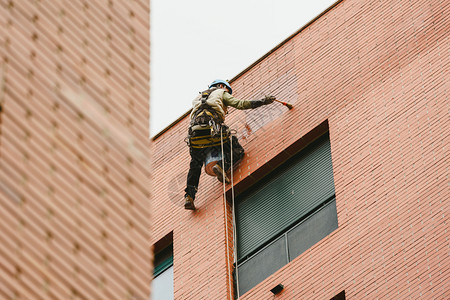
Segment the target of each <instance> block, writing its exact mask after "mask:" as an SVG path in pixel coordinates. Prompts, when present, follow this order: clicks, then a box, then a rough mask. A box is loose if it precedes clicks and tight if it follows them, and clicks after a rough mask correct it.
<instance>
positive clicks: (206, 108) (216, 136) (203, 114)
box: [186, 87, 229, 148]
mask: <svg viewBox="0 0 450 300" xmlns="http://www.w3.org/2000/svg"><path fill="white" fill-rule="evenodd" d="M216 89H217V88H216V87H212V88H210V89H208V90H206V91H203V92H202V93H201V102H202V104H201V105H200V107H199V108H198V109H197V111H196V112H195V113H194V115H193V117H192V119H191V124H190V126H189V132H188V137H187V139H186V140H187V144H188V145H189V146H190V147H193V148H207V147H213V146H219V145H220V141H221V136H222V138H223V139H224V140H228V137H229V130H228V127H226V126H225V125H224V124H222V120H221V118H220V117H219V115H218V114H217V112H216V111H215V110H214V109H213V108H212V107H211V106H210V105H209V104H208V103H207V102H206V101H207V100H208V98H209V96H210V95H211V93H212V92H213V91H215V90H216ZM224 129H225V130H224Z"/></svg>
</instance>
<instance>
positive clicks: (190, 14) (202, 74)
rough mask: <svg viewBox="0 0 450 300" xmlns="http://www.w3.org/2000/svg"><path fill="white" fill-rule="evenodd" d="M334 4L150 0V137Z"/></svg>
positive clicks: (292, 0) (274, 0) (319, 1)
mask: <svg viewBox="0 0 450 300" xmlns="http://www.w3.org/2000/svg"><path fill="white" fill-rule="evenodd" d="M335 2H336V0H314V1H310V0H227V1H217V0H192V1H183V0H150V9H151V11H150V136H154V135H155V134H157V133H158V132H160V131H161V130H163V129H164V128H166V127H167V126H168V125H170V124H171V123H172V122H173V121H175V120H176V119H178V118H179V117H180V116H181V115H183V114H184V113H185V112H187V111H188V110H189V109H190V108H191V103H192V100H193V99H194V98H195V97H196V95H198V92H200V91H203V90H205V89H207V88H208V85H209V83H211V82H212V81H213V80H215V79H225V80H228V79H231V78H233V77H234V76H236V75H237V74H239V73H240V72H241V71H243V70H244V69H245V68H247V67H248V66H250V65H251V64H252V63H253V62H255V61H256V60H258V59H259V58H260V57H261V56H263V55H264V54H266V53H267V52H269V51H270V50H271V49H273V48H274V47H275V46H277V45H278V44H279V43H280V42H282V41H284V40H285V39H286V38H288V37H289V36H290V35H291V34H293V33H295V32H296V31H297V30H298V29H300V28H301V27H303V26H304V25H305V24H307V23H308V22H309V21H311V20H312V19H314V18H315V17H316V16H317V15H319V14H320V13H321V12H323V11H324V10H326V9H327V8H328V7H330V6H331V5H332V4H333V3H335ZM249 100H252V99H249Z"/></svg>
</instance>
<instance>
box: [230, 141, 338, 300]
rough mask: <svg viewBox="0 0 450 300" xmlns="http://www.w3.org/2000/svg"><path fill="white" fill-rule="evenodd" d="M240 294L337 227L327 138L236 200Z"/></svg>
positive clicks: (301, 152)
mask: <svg viewBox="0 0 450 300" xmlns="http://www.w3.org/2000/svg"><path fill="white" fill-rule="evenodd" d="M236 224H237V226H236V229H237V252H238V278H239V293H240V294H241V295H242V294H244V293H245V292H247V291H248V290H250V289H251V288H253V287H254V286H255V285H257V284H258V283H259V282H261V281H262V280H264V279H265V278H267V277H268V276H270V275H271V274H273V273H274V272H275V271H277V270H278V269H280V268H281V267H282V266H284V265H286V264H287V263H289V262H290V261H292V260H293V259H294V258H296V257H297V256H299V255H300V254H301V253H303V252H304V251H306V250H307V249H308V248H310V247H311V246H313V245H314V244H315V243H317V242H318V241H320V240H321V239H323V238H324V237H326V236H327V235H328V234H330V233H331V232H332V231H334V230H335V229H336V228H337V227H338V222H337V211H336V201H335V191H334V179H333V167H332V162H331V148H330V139H329V136H328V133H327V134H325V135H323V136H321V137H320V138H318V139H317V140H315V141H314V142H312V143H311V144H310V145H308V146H307V147H306V148H305V149H303V150H302V151H300V152H299V153H298V154H296V155H294V156H293V157H292V158H290V159H288V160H287V161H286V162H284V163H283V164H282V165H281V166H280V167H278V168H277V169H276V170H274V171H272V172H271V173H270V174H269V175H268V176H266V177H265V178H263V179H262V180H261V181H260V182H259V183H257V184H255V185H254V186H252V187H251V188H250V189H248V190H247V191H245V192H243V193H242V194H241V195H239V197H238V198H237V199H236Z"/></svg>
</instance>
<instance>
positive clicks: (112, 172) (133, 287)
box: [0, 0, 151, 299]
mask: <svg viewBox="0 0 450 300" xmlns="http://www.w3.org/2000/svg"><path fill="white" fill-rule="evenodd" d="M0 45H1V47H0V51H1V52H0V55H1V57H0V62H1V73H0V75H1V78H0V80H1V81H0V82H1V93H0V97H1V98H0V101H1V105H2V107H3V111H2V112H1V123H0V128H1V129H0V130H1V131H0V132H1V135H0V143H1V144H0V151H1V152H0V155H1V156H0V159H1V174H0V175H1V180H0V201H1V206H0V298H1V299H148V295H149V288H150V278H151V263H150V262H151V253H150V251H149V250H150V247H149V246H150V245H149V225H148V224H149V186H148V183H149V182H148V181H149V162H148V158H149V142H148V136H149V131H148V118H149V104H148V99H149V68H148V65H149V3H148V1H141V0H133V1H119V0H110V1H68V0H58V1H19V0H2V1H0Z"/></svg>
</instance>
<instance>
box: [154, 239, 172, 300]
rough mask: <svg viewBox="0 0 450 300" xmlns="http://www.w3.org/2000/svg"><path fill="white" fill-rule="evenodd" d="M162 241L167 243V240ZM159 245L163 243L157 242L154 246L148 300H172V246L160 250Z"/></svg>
mask: <svg viewBox="0 0 450 300" xmlns="http://www.w3.org/2000/svg"><path fill="white" fill-rule="evenodd" d="M163 240H165V243H167V240H169V238H167V237H166V238H165V239H163ZM163 240H162V241H163ZM161 244H164V241H163V242H162V243H161V242H158V243H157V244H156V245H155V259H154V269H153V280H152V288H151V297H150V299H152V300H173V298H174V295H173V244H172V243H171V244H170V245H168V246H165V247H164V248H163V249H162V250H160V248H161Z"/></svg>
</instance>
